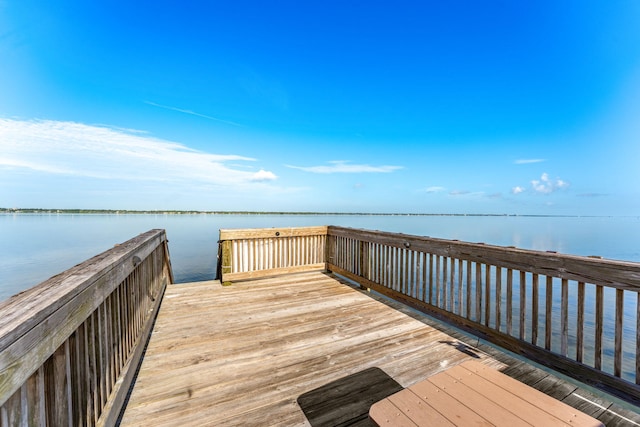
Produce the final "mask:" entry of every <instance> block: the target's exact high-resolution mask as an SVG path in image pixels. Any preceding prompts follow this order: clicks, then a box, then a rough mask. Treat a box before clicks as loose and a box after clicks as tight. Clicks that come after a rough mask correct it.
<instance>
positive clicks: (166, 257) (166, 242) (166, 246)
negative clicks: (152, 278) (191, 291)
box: [163, 234, 174, 284]
mask: <svg viewBox="0 0 640 427" xmlns="http://www.w3.org/2000/svg"><path fill="white" fill-rule="evenodd" d="M163 247H164V262H165V264H166V266H167V274H168V276H169V277H168V278H169V284H173V283H174V280H173V268H172V267H171V256H170V255H169V240H168V239H167V235H166V234H164V240H163Z"/></svg>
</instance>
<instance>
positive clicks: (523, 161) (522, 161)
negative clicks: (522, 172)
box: [513, 159, 547, 165]
mask: <svg viewBox="0 0 640 427" xmlns="http://www.w3.org/2000/svg"><path fill="white" fill-rule="evenodd" d="M546 161H547V160H546V159H518V160H516V161H514V162H513V163H515V164H516V165H528V164H531V163H542V162H546Z"/></svg>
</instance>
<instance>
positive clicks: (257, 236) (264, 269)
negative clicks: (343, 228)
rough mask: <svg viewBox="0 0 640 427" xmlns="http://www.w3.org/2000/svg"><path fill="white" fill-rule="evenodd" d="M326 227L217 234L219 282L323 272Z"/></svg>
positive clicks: (250, 230)
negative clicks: (316, 271) (218, 235)
mask: <svg viewBox="0 0 640 427" xmlns="http://www.w3.org/2000/svg"><path fill="white" fill-rule="evenodd" d="M326 241H327V227H298V228H263V229H245V230H220V250H219V254H218V265H219V269H218V271H219V274H218V275H219V276H220V277H219V278H220V279H221V280H222V282H223V283H224V282H228V281H232V280H244V279H251V278H256V277H263V276H269V275H278V274H287V273H295V272H300V271H306V270H325V269H326V262H325V260H326V254H325V243H326Z"/></svg>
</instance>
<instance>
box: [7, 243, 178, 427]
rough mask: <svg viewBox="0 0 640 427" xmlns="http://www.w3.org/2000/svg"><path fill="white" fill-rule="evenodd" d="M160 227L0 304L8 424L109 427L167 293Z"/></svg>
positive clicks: (168, 273) (170, 278) (169, 274)
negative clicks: (101, 426)
mask: <svg viewBox="0 0 640 427" xmlns="http://www.w3.org/2000/svg"><path fill="white" fill-rule="evenodd" d="M166 241H167V239H166V234H165V232H164V230H151V231H149V232H147V233H143V234H141V235H139V236H137V237H135V238H133V239H131V240H129V241H127V242H125V243H123V244H121V245H117V246H116V247H114V248H113V249H110V250H108V251H106V252H104V253H102V254H100V255H97V256H95V257H93V258H91V259H89V260H87V261H85V262H83V263H81V264H79V265H77V266H75V267H73V268H71V269H69V270H67V271H65V272H64V273H61V274H59V275H57V276H54V277H52V278H51V279H49V280H47V281H45V282H43V283H41V284H40V285H37V286H35V287H33V288H31V289H29V290H27V291H25V292H23V293H21V294H18V295H16V296H14V297H12V298H10V299H9V300H7V301H4V302H2V303H0V416H1V417H3V418H2V420H6V421H7V422H8V423H9V424H8V425H26V424H29V425H113V424H114V423H115V420H116V419H117V417H118V415H119V412H120V409H121V407H122V404H123V402H124V400H125V397H126V393H127V391H128V388H129V385H130V383H131V381H132V379H133V376H134V374H135V370H136V368H137V366H138V363H139V361H140V358H141V356H142V352H143V350H144V345H145V342H146V340H147V338H148V335H149V333H150V331H151V325H152V324H153V320H154V319H155V315H156V313H157V310H158V307H159V304H160V301H161V299H162V295H163V294H164V289H165V288H166V286H167V284H169V283H171V282H172V281H173V276H172V272H171V263H170V259H169V253H168V249H167V246H166Z"/></svg>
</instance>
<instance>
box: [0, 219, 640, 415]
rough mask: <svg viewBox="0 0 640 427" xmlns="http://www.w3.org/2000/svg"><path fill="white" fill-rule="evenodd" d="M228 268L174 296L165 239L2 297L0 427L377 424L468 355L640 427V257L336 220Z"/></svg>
mask: <svg viewBox="0 0 640 427" xmlns="http://www.w3.org/2000/svg"><path fill="white" fill-rule="evenodd" d="M218 266H219V270H218V273H219V276H218V277H220V278H221V282H217V281H211V282H201V283H192V284H179V285H174V284H173V275H172V270H171V262H170V257H169V248H168V244H167V237H166V233H165V232H164V230H150V231H148V232H146V233H142V234H140V235H139V236H137V237H134V238H132V239H130V240H129V241H127V242H124V243H122V244H120V245H116V246H115V247H114V248H112V249H109V250H107V251H105V252H103V253H102V254H99V255H96V256H95V257H93V258H91V259H88V260H87V261H85V262H83V263H81V264H78V265H77V266H75V267H72V268H70V269H69V270H67V271H65V272H62V273H60V274H58V275H56V276H54V277H52V278H50V279H49V280H46V281H44V282H42V283H40V284H39V285H37V286H34V287H33V288H31V289H29V290H27V291H25V292H22V293H20V294H18V295H15V296H13V297H11V298H10V299H8V300H7V301H3V302H1V303H0V427H8V426H18V425H20V426H22V425H33V426H113V425H117V424H118V423H121V424H122V425H124V426H129V425H145V426H147V425H154V426H157V425H172V426H173V425H183V426H187V425H197V426H201V425H216V426H220V425H223V426H229V425H230V426H233V425H238V426H240V425H241V426H251V425H255V426H272V425H276V426H277V425H283V426H291V425H293V426H296V425H301V426H309V425H310V426H314V427H317V426H335V425H368V423H369V420H368V418H367V415H368V411H369V408H370V407H371V405H372V404H373V403H375V402H377V401H380V400H382V399H384V398H386V397H388V396H390V395H392V394H394V393H395V392H398V391H400V390H402V389H403V388H405V387H408V386H411V385H413V384H415V383H417V382H420V381H422V380H424V379H425V378H427V377H430V376H432V375H433V374H437V373H438V372H442V371H444V370H446V369H448V368H451V367H453V366H457V365H459V364H461V363H463V362H465V361H468V360H475V361H478V362H479V363H480V364H482V365H481V366H490V367H492V368H495V369H498V370H500V371H501V372H502V373H504V374H506V375H508V376H511V377H512V378H515V379H517V380H518V381H521V382H522V383H525V384H527V385H529V386H532V387H534V388H535V389H537V390H540V391H542V392H544V393H546V394H548V395H550V396H552V397H553V398H555V399H557V400H560V401H562V402H564V403H566V404H568V405H570V406H572V407H574V408H577V409H579V410H581V411H583V412H585V413H587V414H589V415H591V416H593V417H595V418H597V419H598V420H600V421H602V422H603V423H604V424H605V425H607V426H617V425H624V426H640V416H639V415H638V412H640V409H639V408H640V310H638V309H637V307H640V263H631V262H624V261H613V260H604V259H595V258H589V257H576V256H571V255H564V254H556V253H546V252H537V251H526V250H522V249H517V248H505V247H497V246H491V245H485V244H481V243H465V242H458V241H449V240H442V239H434V238H429V237H421V236H409V235H404V234H398V233H385V232H379V231H368V230H358V229H347V228H343V227H334V226H321V227H300V228H269V229H256V230H221V231H220V241H219V258H218ZM221 283H222V284H221ZM224 285H230V286H224ZM436 319H437V320H436ZM152 332H153V333H152ZM147 344H148V347H147ZM508 351H510V352H513V353H507V352H508ZM516 355H517V356H516ZM542 366H545V367H544V368H542ZM138 368H140V369H138ZM550 369H551V370H550ZM561 376H562V378H560V377H561ZM565 376H566V377H565ZM591 387H593V388H591ZM587 388H588V389H587ZM612 396H613V397H612ZM462 403H463V404H464V402H462ZM465 406H466V405H465ZM516 415H517V414H516Z"/></svg>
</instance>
